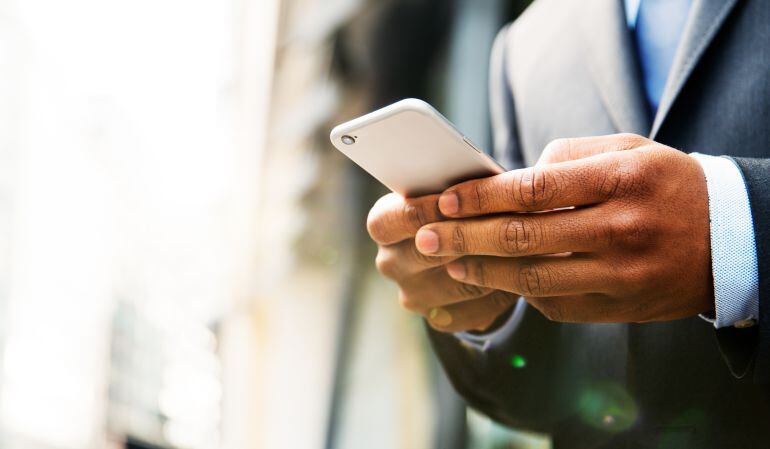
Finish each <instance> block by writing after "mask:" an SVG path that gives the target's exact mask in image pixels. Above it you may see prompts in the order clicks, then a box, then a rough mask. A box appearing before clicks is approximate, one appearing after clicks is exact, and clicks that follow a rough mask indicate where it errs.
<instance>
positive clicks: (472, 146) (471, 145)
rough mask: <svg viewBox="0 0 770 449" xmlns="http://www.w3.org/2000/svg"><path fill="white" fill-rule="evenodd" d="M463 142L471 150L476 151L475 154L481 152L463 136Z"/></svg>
mask: <svg viewBox="0 0 770 449" xmlns="http://www.w3.org/2000/svg"><path fill="white" fill-rule="evenodd" d="M463 141H465V143H467V144H468V145H469V146H470V147H471V148H473V149H474V150H476V152H477V153H481V150H479V149H478V147H476V145H474V144H473V142H471V140H470V139H469V138H467V137H465V136H463Z"/></svg>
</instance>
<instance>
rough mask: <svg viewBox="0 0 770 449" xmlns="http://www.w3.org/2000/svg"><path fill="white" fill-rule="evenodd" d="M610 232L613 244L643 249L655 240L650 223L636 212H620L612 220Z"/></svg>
mask: <svg viewBox="0 0 770 449" xmlns="http://www.w3.org/2000/svg"><path fill="white" fill-rule="evenodd" d="M608 233H609V234H610V235H611V241H612V243H613V244H618V245H622V246H624V247H627V248H634V249H642V248H645V247H647V246H649V245H650V244H651V243H652V241H653V232H652V229H651V225H650V223H649V222H648V221H647V220H645V219H644V218H643V217H642V216H641V215H640V214H638V213H636V212H626V213H621V214H618V215H617V216H616V217H614V218H613V219H612V221H611V225H610V229H609V230H608Z"/></svg>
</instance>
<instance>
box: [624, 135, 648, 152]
mask: <svg viewBox="0 0 770 449" xmlns="http://www.w3.org/2000/svg"><path fill="white" fill-rule="evenodd" d="M616 137H617V139H618V141H619V143H620V147H621V148H626V149H630V148H637V147H641V146H644V145H647V144H648V143H649V142H650V140H649V139H647V138H646V137H644V136H640V135H639V134H632V133H620V134H617V135H616Z"/></svg>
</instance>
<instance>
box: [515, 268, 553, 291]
mask: <svg viewBox="0 0 770 449" xmlns="http://www.w3.org/2000/svg"><path fill="white" fill-rule="evenodd" d="M517 277H518V282H517V284H518V287H519V290H520V291H519V293H520V294H521V295H523V296H547V295H548V293H549V292H550V291H551V290H552V289H553V287H554V279H553V275H552V273H551V272H550V270H548V269H547V268H545V267H542V266H536V265H532V264H523V265H522V266H521V267H520V268H519V271H518V273H517Z"/></svg>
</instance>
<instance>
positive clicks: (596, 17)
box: [579, 0, 650, 135]
mask: <svg viewBox="0 0 770 449" xmlns="http://www.w3.org/2000/svg"><path fill="white" fill-rule="evenodd" d="M579 14H580V18H579V27H580V33H581V38H582V39H583V40H584V41H585V43H586V50H587V51H586V62H587V64H588V68H589V71H590V73H591V76H592V78H593V79H594V82H595V83H596V84H597V86H598V90H599V93H600V95H601V99H602V102H603V103H604V106H605V108H606V109H607V112H608V113H609V115H610V118H611V119H612V122H613V124H614V125H615V127H616V128H617V130H618V131H619V132H633V133H636V134H642V135H646V134H647V133H648V132H649V130H650V119H649V114H648V112H647V111H648V109H647V104H646V102H645V99H644V91H643V88H642V84H641V82H640V75H639V67H638V63H637V61H636V50H635V48H634V43H633V40H632V38H631V34H630V33H629V31H628V27H627V26H626V19H625V11H624V9H623V2H622V0H587V1H586V2H585V4H584V5H583V7H581V12H580V13H579Z"/></svg>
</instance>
